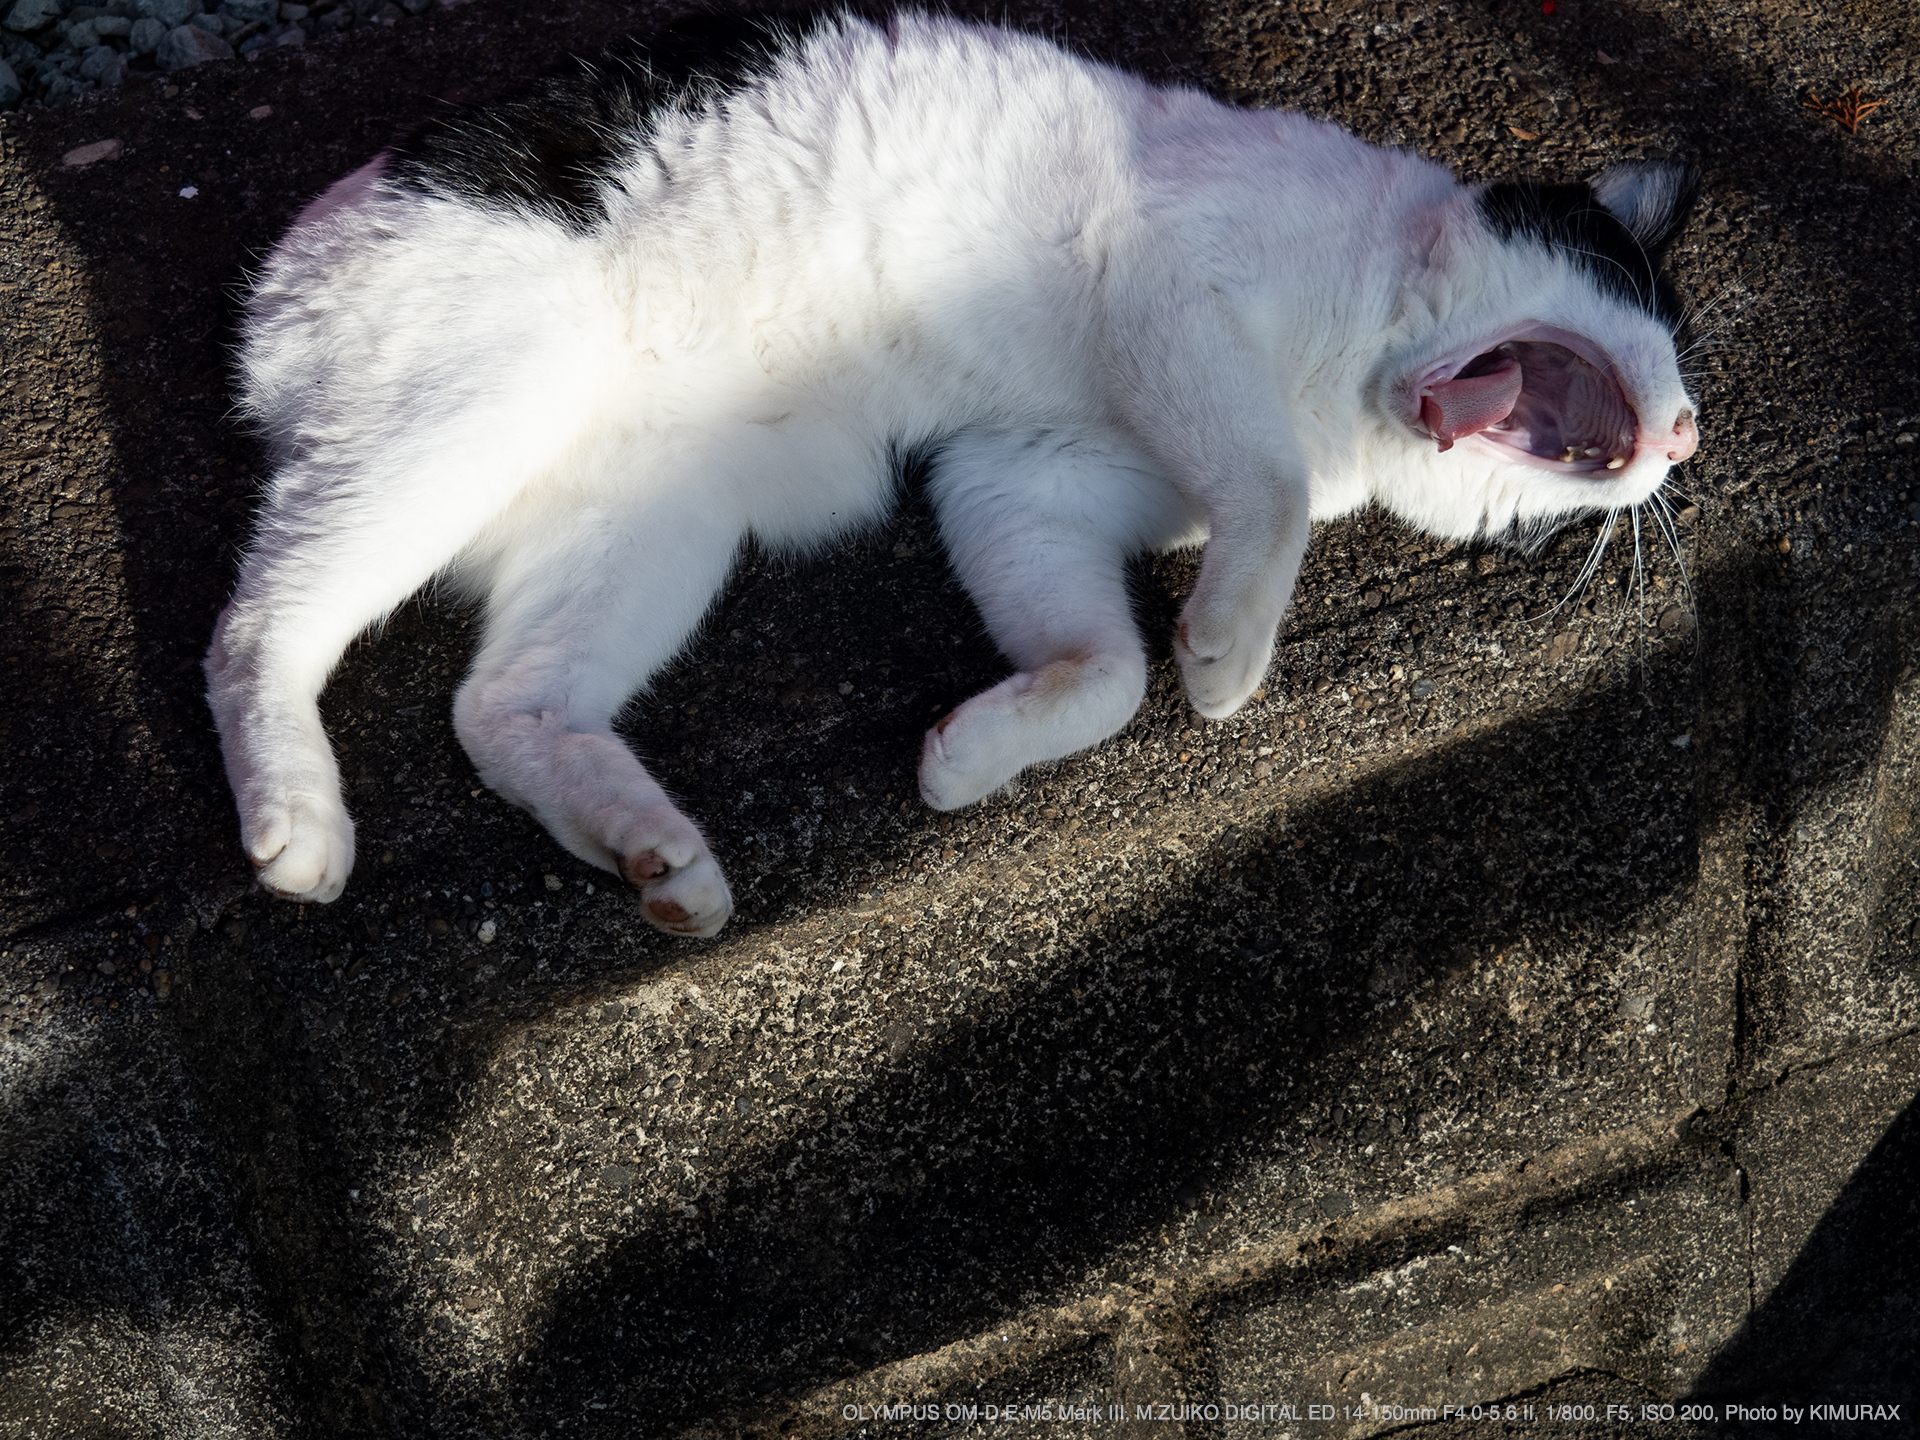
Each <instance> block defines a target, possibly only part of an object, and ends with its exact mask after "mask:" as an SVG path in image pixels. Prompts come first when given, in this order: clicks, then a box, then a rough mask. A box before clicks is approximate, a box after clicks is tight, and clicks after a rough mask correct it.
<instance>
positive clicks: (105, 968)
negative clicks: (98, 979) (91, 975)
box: [93, 960, 120, 975]
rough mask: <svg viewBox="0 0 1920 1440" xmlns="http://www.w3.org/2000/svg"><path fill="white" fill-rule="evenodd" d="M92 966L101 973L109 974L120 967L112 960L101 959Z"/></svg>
mask: <svg viewBox="0 0 1920 1440" xmlns="http://www.w3.org/2000/svg"><path fill="white" fill-rule="evenodd" d="M93 968H94V969H96V970H98V971H99V972H100V973H101V974H102V975H111V974H113V973H114V972H115V971H117V970H119V968H120V967H119V966H118V965H116V964H114V963H113V961H111V960H102V961H101V962H100V963H99V964H98V965H96V966H94V967H93Z"/></svg>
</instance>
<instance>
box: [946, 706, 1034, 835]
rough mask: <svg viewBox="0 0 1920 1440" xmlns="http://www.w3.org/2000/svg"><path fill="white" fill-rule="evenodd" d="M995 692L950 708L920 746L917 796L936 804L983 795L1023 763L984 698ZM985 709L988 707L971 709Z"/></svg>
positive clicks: (954, 804)
mask: <svg viewBox="0 0 1920 1440" xmlns="http://www.w3.org/2000/svg"><path fill="white" fill-rule="evenodd" d="M993 694H994V692H992V691H989V692H987V695H986V696H982V697H976V698H975V699H973V700H970V701H968V702H967V703H966V704H965V705H962V706H960V707H959V708H957V709H955V710H951V711H949V712H948V714H947V716H946V718H945V719H944V720H942V721H941V722H940V723H939V724H938V725H935V726H934V727H933V728H932V729H931V730H929V731H927V737H926V739H925V740H924V741H922V742H921V746H920V798H921V799H922V800H924V801H926V802H927V805H928V806H929V807H930V808H932V809H934V810H958V809H960V808H961V807H962V806H964V805H971V804H973V803H974V802H975V801H977V800H984V799H986V798H987V796H989V795H991V794H992V793H993V792H994V791H996V790H998V789H999V788H1000V787H1001V786H1002V785H1005V784H1006V783H1007V782H1008V781H1009V780H1011V779H1013V777H1014V776H1016V775H1018V774H1019V773H1020V772H1021V770H1023V769H1025V768H1026V767H1025V765H1024V764H1023V763H1022V757H1021V755H1020V754H1019V752H1018V751H1017V749H1016V748H1015V747H1014V746H1013V745H1011V744H1010V743H1008V742H1009V741H1010V739H1011V736H1010V735H1008V734H1007V733H1005V732H1007V731H1008V730H1009V729H1010V728H1011V727H1009V726H1008V725H1007V724H1006V723H1005V722H1004V720H1002V721H1001V723H999V724H995V723H994V722H995V721H996V720H1000V719H1001V717H999V716H997V715H994V714H992V713H990V712H991V708H992V707H991V706H990V705H988V704H983V703H982V702H983V700H988V699H989V698H990V697H992V696H993ZM978 711H987V712H989V713H986V714H979V713H973V712H978Z"/></svg>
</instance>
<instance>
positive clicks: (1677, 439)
mask: <svg viewBox="0 0 1920 1440" xmlns="http://www.w3.org/2000/svg"><path fill="white" fill-rule="evenodd" d="M1699 448H1700V432H1699V431H1698V430H1697V429H1695V428H1694V424H1693V411H1691V410H1682V411H1681V412H1680V416H1679V418H1678V419H1676V420H1675V421H1674V422H1673V434H1672V435H1670V436H1668V437H1667V459H1669V460H1684V459H1686V458H1687V457H1688V456H1689V455H1691V454H1693V452H1694V451H1696V450H1698V449H1699Z"/></svg>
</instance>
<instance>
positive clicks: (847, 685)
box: [840, 680, 853, 695]
mask: <svg viewBox="0 0 1920 1440" xmlns="http://www.w3.org/2000/svg"><path fill="white" fill-rule="evenodd" d="M840 693H841V694H842V695H851V694H852V693H853V682H852V681H851V680H842V681H841V682H840Z"/></svg>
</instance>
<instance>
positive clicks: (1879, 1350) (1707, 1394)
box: [1693, 1101, 1920, 1433]
mask: <svg viewBox="0 0 1920 1440" xmlns="http://www.w3.org/2000/svg"><path fill="white" fill-rule="evenodd" d="M1916 1176H1920V1101H1916V1102H1914V1103H1913V1104H1910V1105H1908V1106H1907V1108H1906V1109H1905V1110H1903V1111H1902V1112H1901V1113H1900V1115H1899V1117H1898V1118H1897V1119H1895V1120H1894V1122H1893V1124H1892V1125H1890V1126H1888V1127H1887V1131H1886V1133H1885V1134H1884V1135H1882V1136H1881V1137H1880V1142H1879V1143H1878V1144H1877V1145H1875V1146H1874V1147H1873V1149H1872V1151H1871V1152H1870V1153H1869V1154H1868V1155H1867V1157H1866V1158H1865V1159H1864V1160H1862V1161H1861V1162H1860V1166H1859V1168H1858V1169H1857V1170H1855V1171H1854V1173H1853V1176H1852V1178H1851V1179H1849V1180H1848V1181H1847V1184H1846V1186H1845V1188H1844V1189H1842V1190H1841V1191H1840V1193H1839V1194H1838V1195H1837V1196H1835V1197H1834V1200H1833V1203H1832V1205H1830V1206H1829V1207H1828V1209H1827V1212H1826V1213H1825V1214H1824V1215H1822V1216H1821V1217H1820V1223H1819V1224H1818V1225H1817V1226H1815V1227H1814V1231H1813V1234H1812V1235H1811V1236H1809V1237H1808V1239H1807V1243H1806V1244H1805V1245H1804V1246H1803V1247H1802V1248H1801V1251H1800V1253H1799V1254H1798V1255H1797V1256H1795V1257H1794V1261H1793V1266H1792V1268H1791V1269H1789V1270H1788V1271H1787V1273H1786V1275H1785V1276H1784V1277H1783V1278H1782V1279H1781V1280H1780V1283H1779V1284H1778V1285H1777V1286H1775V1287H1774V1289H1773V1292H1772V1293H1771V1294H1770V1295H1768V1296H1767V1298H1766V1300H1765V1301H1764V1302H1763V1303H1762V1304H1761V1305H1760V1307H1759V1308H1758V1309H1757V1310H1755V1311H1754V1312H1753V1315H1752V1317H1751V1318H1750V1319H1749V1321H1748V1323H1747V1325H1746V1327H1745V1328H1744V1329H1743V1330H1742V1331H1741V1333H1740V1334H1739V1335H1738V1336H1737V1337H1736V1338H1735V1339H1734V1340H1733V1341H1732V1342H1731V1343H1730V1344H1729V1345H1727V1346H1726V1348H1725V1349H1723V1350H1722V1351H1721V1352H1720V1353H1719V1354H1718V1355H1716V1356H1714V1358H1713V1363H1712V1364H1711V1365H1710V1366H1708V1368H1707V1372H1706V1374H1704V1375H1703V1376H1701V1378H1700V1382H1699V1384H1697V1385H1696V1386H1695V1387H1694V1392H1693V1393H1694V1394H1695V1395H1697V1396H1700V1397H1702V1398H1707V1399H1719V1400H1738V1401H1739V1402H1741V1403H1743V1404H1747V1405H1764V1404H1767V1403H1774V1404H1779V1403H1782V1402H1784V1403H1787V1404H1791V1405H1793V1406H1795V1407H1804V1406H1808V1405H1896V1406H1902V1407H1904V1408H1902V1409H1901V1412H1900V1413H1901V1415H1902V1416H1903V1417H1905V1418H1904V1419H1903V1421H1902V1422H1901V1423H1903V1424H1910V1423H1911V1421H1912V1416H1913V1406H1914V1404H1915V1401H1916V1400H1917V1399H1920V1326H1916V1322H1915V1315H1916V1300H1920V1246H1916V1245H1915V1244H1914V1236H1915V1234H1916V1233H1920V1186H1916V1184H1915V1177H1916ZM1837 1418H1846V1419H1854V1418H1856V1417H1854V1416H1845V1417H1837ZM1865 1428H1866V1429H1867V1430H1871V1429H1873V1428H1874V1427H1873V1426H1872V1425H1868V1426H1867V1427H1865ZM1858 1433H1865V1431H1864V1430H1863V1431H1860V1432H1858Z"/></svg>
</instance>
